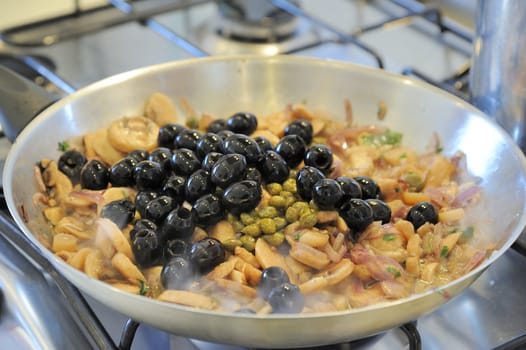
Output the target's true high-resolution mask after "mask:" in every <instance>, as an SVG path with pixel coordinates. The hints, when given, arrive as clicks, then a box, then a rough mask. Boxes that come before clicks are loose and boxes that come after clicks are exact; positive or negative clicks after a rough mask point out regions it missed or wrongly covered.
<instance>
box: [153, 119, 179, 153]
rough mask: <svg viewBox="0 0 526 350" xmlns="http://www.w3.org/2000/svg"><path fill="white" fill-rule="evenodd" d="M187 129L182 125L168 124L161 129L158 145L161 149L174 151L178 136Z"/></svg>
mask: <svg viewBox="0 0 526 350" xmlns="http://www.w3.org/2000/svg"><path fill="white" fill-rule="evenodd" d="M185 129H186V128H185V127H184V126H183V125H181V124H172V123H170V124H166V125H163V126H161V127H160V128H159V137H158V139H157V140H158V141H157V142H158V144H159V147H166V148H169V149H172V148H173V146H174V141H175V138H176V137H177V135H179V134H180V133H181V131H183V130H185Z"/></svg>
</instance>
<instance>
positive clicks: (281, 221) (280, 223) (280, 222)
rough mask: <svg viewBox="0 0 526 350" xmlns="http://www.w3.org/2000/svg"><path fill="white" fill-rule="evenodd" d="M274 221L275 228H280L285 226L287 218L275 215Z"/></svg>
mask: <svg viewBox="0 0 526 350" xmlns="http://www.w3.org/2000/svg"><path fill="white" fill-rule="evenodd" d="M274 222H275V223H276V230H281V229H282V228H284V227H285V226H287V220H286V219H285V218H283V217H281V216H278V217H275V218H274Z"/></svg>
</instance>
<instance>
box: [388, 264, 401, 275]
mask: <svg viewBox="0 0 526 350" xmlns="http://www.w3.org/2000/svg"><path fill="white" fill-rule="evenodd" d="M385 269H386V271H387V272H389V273H391V274H393V276H395V277H400V276H401V275H402V274H401V273H400V270H398V269H397V268H396V267H393V266H387V267H386V268H385Z"/></svg>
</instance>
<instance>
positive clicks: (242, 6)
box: [217, 0, 298, 43]
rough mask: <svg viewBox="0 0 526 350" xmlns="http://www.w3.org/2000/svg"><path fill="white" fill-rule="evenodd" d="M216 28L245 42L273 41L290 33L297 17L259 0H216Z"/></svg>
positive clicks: (281, 38)
mask: <svg viewBox="0 0 526 350" xmlns="http://www.w3.org/2000/svg"><path fill="white" fill-rule="evenodd" d="M217 4H218V8H219V14H220V17H219V21H218V23H217V32H218V34H220V35H221V36H223V37H225V38H229V39H232V40H236V41H241V42H249V43H276V42H280V41H283V40H286V39H287V38H289V37H290V36H292V35H294V33H295V32H296V30H297V28H298V19H297V18H296V17H295V16H294V15H291V14H290V13H288V12H286V11H284V10H282V9H280V8H278V7H276V6H274V5H272V4H271V3H270V2H266V1H261V0H220V1H218V2H217Z"/></svg>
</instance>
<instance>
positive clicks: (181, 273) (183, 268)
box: [161, 256, 195, 289]
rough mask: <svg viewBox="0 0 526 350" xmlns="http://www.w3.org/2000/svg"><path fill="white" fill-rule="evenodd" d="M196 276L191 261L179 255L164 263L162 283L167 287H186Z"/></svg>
mask: <svg viewBox="0 0 526 350" xmlns="http://www.w3.org/2000/svg"><path fill="white" fill-rule="evenodd" d="M194 276H195V273H194V269H193V267H192V264H191V263H190V261H188V260H187V259H186V258H184V257H182V256H177V257H174V258H172V259H170V261H168V262H167V263H166V264H165V265H163V268H162V270H161V283H162V285H163V287H164V288H166V289H186V288H188V287H189V286H190V284H191V283H192V281H193V280H194Z"/></svg>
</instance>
